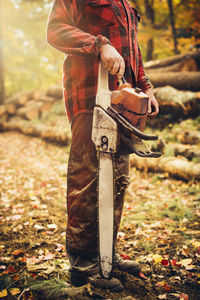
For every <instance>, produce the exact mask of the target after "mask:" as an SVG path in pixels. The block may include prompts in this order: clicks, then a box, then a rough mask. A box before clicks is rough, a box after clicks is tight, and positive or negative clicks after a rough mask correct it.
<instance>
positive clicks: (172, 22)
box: [167, 0, 179, 54]
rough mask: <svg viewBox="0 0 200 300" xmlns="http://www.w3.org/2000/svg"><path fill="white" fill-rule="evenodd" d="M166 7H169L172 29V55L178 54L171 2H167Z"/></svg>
mask: <svg viewBox="0 0 200 300" xmlns="http://www.w3.org/2000/svg"><path fill="white" fill-rule="evenodd" d="M167 3H168V7H169V13H170V15H169V18H170V23H171V28H172V36H173V42H174V53H175V54H178V53H179V51H178V42H177V37H176V27H175V16H174V8H173V0H167Z"/></svg>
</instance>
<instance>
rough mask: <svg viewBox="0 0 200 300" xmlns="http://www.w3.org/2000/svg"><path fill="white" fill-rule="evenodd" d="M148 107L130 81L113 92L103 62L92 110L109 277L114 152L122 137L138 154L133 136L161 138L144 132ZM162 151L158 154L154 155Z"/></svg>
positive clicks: (103, 265)
mask: <svg viewBox="0 0 200 300" xmlns="http://www.w3.org/2000/svg"><path fill="white" fill-rule="evenodd" d="M133 107H134V110H133V109H132V108H133ZM147 109H148V96H147V95H146V94H144V93H142V91H141V90H139V89H133V88H131V87H130V85H129V84H127V83H123V84H121V85H120V87H119V89H118V91H113V92H111V91H110V90H109V86H108V71H107V70H106V69H105V68H104V67H103V66H102V64H101V63H100V65H99V73H98V85H97V94H96V106H95V107H94V112H93V124H92V141H93V142H94V144H95V147H96V150H97V158H98V163H99V166H98V231H99V232H98V236H99V266H100V273H101V276H103V278H106V279H110V278H112V273H113V259H114V201H115V193H114V190H115V178H114V156H115V154H116V152H118V149H119V146H120V143H121V140H122V141H123V143H124V144H125V147H126V148H127V149H128V153H133V152H134V153H136V154H138V153H137V151H139V150H136V151H135V149H132V148H131V147H130V145H131V143H132V139H133V138H136V139H138V141H140V142H141V141H142V139H143V140H156V139H157V138H158V137H157V136H154V135H147V134H145V133H144V132H143V129H144V127H145V122H146V118H147ZM145 151H146V150H145ZM145 151H139V154H138V155H140V156H142V153H143V154H144V152H145ZM148 151H149V150H148ZM148 151H146V152H148ZM140 152H142V153H140ZM150 153H151V155H152V153H154V152H151V151H150ZM148 154H149V153H146V155H148ZM156 155H157V156H156ZM159 155H160V154H155V156H154V157H158V156H159ZM150 157H152V156H150Z"/></svg>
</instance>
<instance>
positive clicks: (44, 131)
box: [0, 117, 71, 146]
mask: <svg viewBox="0 0 200 300" xmlns="http://www.w3.org/2000/svg"><path fill="white" fill-rule="evenodd" d="M61 123H62V124H60V126H58V127H52V126H51V125H45V124H32V123H31V122H30V121H26V120H22V119H21V118H19V117H15V118H11V119H10V120H9V122H6V121H2V122H0V131H9V130H10V131H11V130H12V131H19V132H21V133H23V134H25V135H31V136H38V137H41V138H42V139H44V140H47V141H49V142H53V143H57V144H60V145H62V146H66V145H68V144H69V143H70V140H71V131H70V127H69V126H67V124H66V121H65V122H61Z"/></svg>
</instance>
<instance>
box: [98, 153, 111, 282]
mask: <svg viewBox="0 0 200 300" xmlns="http://www.w3.org/2000/svg"><path fill="white" fill-rule="evenodd" d="M99 155H100V157H99V184H98V190H99V205H98V209H99V213H98V214H99V253H100V267H101V272H102V275H103V276H104V277H105V278H109V277H110V275H111V272H112V264H113V234H114V233H113V232H114V224H113V223H114V222H113V220H114V193H113V191H114V178H113V157H112V156H113V155H112V154H111V153H105V152H99Z"/></svg>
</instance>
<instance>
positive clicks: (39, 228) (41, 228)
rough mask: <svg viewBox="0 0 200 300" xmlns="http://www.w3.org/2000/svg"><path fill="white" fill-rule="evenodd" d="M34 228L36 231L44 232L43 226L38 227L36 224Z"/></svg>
mask: <svg viewBox="0 0 200 300" xmlns="http://www.w3.org/2000/svg"><path fill="white" fill-rule="evenodd" d="M34 228H35V229H37V230H44V226H41V225H38V224H35V225H34Z"/></svg>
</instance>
